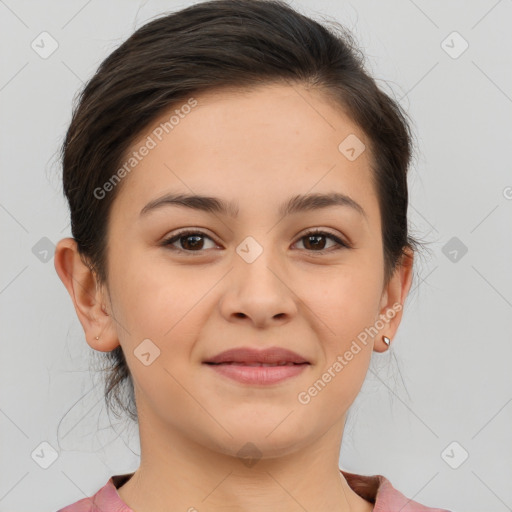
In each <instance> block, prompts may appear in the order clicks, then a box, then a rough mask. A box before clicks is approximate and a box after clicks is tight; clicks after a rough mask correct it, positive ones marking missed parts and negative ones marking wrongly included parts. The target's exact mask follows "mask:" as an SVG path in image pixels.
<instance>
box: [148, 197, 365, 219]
mask: <svg viewBox="0 0 512 512" xmlns="http://www.w3.org/2000/svg"><path fill="white" fill-rule="evenodd" d="M164 206H181V207H185V208H191V209H194V210H199V211H204V212H209V213H217V214H222V215H226V216H229V217H232V218H236V217H237V216H238V213H239V207H238V203H237V202H236V201H233V202H228V201H225V200H224V199H220V198H218V197H211V196H202V195H191V194H173V193H169V194H165V195H163V196H161V197H159V198H157V199H154V200H153V201H150V202H149V203H148V204H146V206H144V208H142V210H141V212H140V216H144V215H147V214H148V213H149V212H152V211H155V210H157V209H160V208H162V207H164ZM332 206H344V207H348V208H351V209H353V210H354V211H356V212H357V213H358V214H359V215H361V216H362V217H364V219H365V220H366V221H368V216H367V215H366V212H365V211H364V209H363V207H362V206H361V205H360V204H359V203H357V202H356V201H354V199H352V198H351V197H349V196H347V195H345V194H341V193H339V192H332V193H330V194H318V193H317V194H305V195H296V196H293V197H291V198H290V199H288V201H286V202H285V203H283V204H282V205H281V207H280V208H279V210H278V214H279V215H280V216H281V217H285V216H287V215H291V214H293V213H299V212H305V211H311V210H319V209H321V208H328V207H332Z"/></svg>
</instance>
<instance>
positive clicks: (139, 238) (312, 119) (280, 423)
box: [81, 85, 409, 457]
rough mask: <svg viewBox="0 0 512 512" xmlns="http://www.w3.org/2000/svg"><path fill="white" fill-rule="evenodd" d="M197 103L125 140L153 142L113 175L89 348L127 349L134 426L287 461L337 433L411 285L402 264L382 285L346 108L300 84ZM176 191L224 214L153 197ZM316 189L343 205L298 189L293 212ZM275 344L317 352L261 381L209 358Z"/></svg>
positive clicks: (371, 206) (375, 217) (365, 159)
mask: <svg viewBox="0 0 512 512" xmlns="http://www.w3.org/2000/svg"><path fill="white" fill-rule="evenodd" d="M194 99H195V100H196V101H197V104H195V106H194V107H193V108H190V109H188V108H184V109H181V110H180V112H181V115H180V116H178V117H177V118H179V122H176V119H177V118H175V120H174V121H175V124H174V126H173V127H172V129H169V125H167V131H168V133H166V131H165V130H163V131H162V128H161V123H165V122H166V121H169V118H170V116H171V114H172V112H168V113H166V114H165V115H163V116H162V117H161V118H160V119H158V120H156V121H155V122H154V123H153V124H152V126H151V127H149V128H148V130H146V131H145V132H144V133H143V134H141V136H140V137H139V138H138V140H137V141H136V142H135V143H134V144H133V146H132V147H131V149H130V151H129V153H130V154H131V153H132V152H133V151H139V150H140V148H141V147H142V146H144V145H146V146H148V147H149V146H153V147H151V148H150V149H149V151H144V150H142V151H139V154H141V153H145V156H143V157H142V158H141V159H140V161H138V163H137V165H136V166H135V167H134V168H133V169H132V170H131V171H130V172H129V173H127V174H126V176H125V177H124V178H123V181H122V183H121V185H117V186H121V189H120V191H119V192H120V193H119V195H118V197H117V198H116V200H115V201H114V204H113V207H112V212H111V218H110V224H109V230H108V239H109V243H108V258H109V264H108V273H109V282H108V293H107V292H106V291H103V293H105V295H104V303H105V304H106V305H107V309H109V310H110V316H109V317H107V318H105V319H101V322H108V324H106V323H105V324H104V323H102V324H101V325H100V324H98V323H96V324H93V323H92V321H90V322H89V321H85V320H84V321H82V324H83V325H84V328H85V329H86V334H87V339H88V342H89V343H90V344H91V346H93V347H94V348H95V349H97V350H105V351H106V350H112V349H113V348H115V346H117V345H118V344H120V345H121V346H122V349H123V352H124V354H125V356H126V359H127V363H128V366H129V368H130V372H131V374H132V377H133V380H134V385H135V393H136V401H137V408H138V411H139V422H140V423H142V422H147V423H148V424H151V425H154V426H155V429H158V430H159V431H160V432H164V431H165V432H166V433H167V434H168V435H169V438H173V436H174V437H175V436H181V437H182V438H187V439H190V440H193V441H194V442H196V443H199V444H200V445H202V446H205V447H208V448H210V449H212V450H214V451H217V452H222V453H226V454H236V453H237V452H238V450H240V448H242V447H243V446H244V445H245V444H246V443H247V442H251V443H253V444H254V445H255V446H256V447H257V448H258V450H259V451H260V452H261V453H262V455H263V457H266V456H268V457H275V456H278V455H284V454H286V453H290V452H293V451H295V450H299V449H301V448H302V447H304V446H306V445H307V444H310V443H312V442H313V441H314V440H315V439H318V438H320V437H321V436H322V435H323V434H324V433H325V432H326V431H327V430H329V429H330V428H331V427H340V429H341V428H342V425H343V423H344V418H345V414H346V411H347V409H348V407H349V406H350V404H351V403H352V402H353V400H354V399H355V397H356V395H357V393H358V391H359V390H360V388H361V385H362V383H363V380H364V377H365V374H366V372H367V369H368V365H369V361H370V356H371V353H372V350H379V351H380V350H384V349H385V348H386V347H385V345H382V341H380V340H381V337H382V334H385V335H387V336H389V337H392V336H393V334H394V332H395V331H396V328H397V327H398V322H399V318H400V311H398V310H397V308H396V307H395V308H393V305H394V304H395V305H396V304H397V303H398V304H400V303H403V301H404V299H405V294H406V293H407V289H408V284H409V282H408V280H407V279H405V284H404V279H403V274H398V275H397V277H396V278H393V280H392V281H391V282H390V284H389V285H387V286H385V283H384V259H383V249H382V237H381V221H380V213H379V208H378V202H377V195H376V191H375V190H374V189H373V185H372V180H371V170H370V154H369V150H368V149H366V150H363V151H362V152H361V149H362V148H363V146H362V145H361V143H362V144H365V145H366V147H367V148H368V147H369V142H368V140H367V138H366V137H365V135H364V133H363V132H362V131H361V129H360V128H359V127H358V126H357V125H355V124H354V123H353V122H352V121H351V120H350V118H349V117H348V116H346V115H345V114H344V113H343V112H342V110H341V109H339V108H336V109H335V108H334V107H333V105H332V102H329V101H327V99H326V98H324V97H323V96H322V95H321V93H319V92H317V91H312V90H307V89H305V88H303V87H301V86H298V85H297V86H294V87H291V86H286V85H271V86H264V87H263V86H262V87H260V88H258V89H254V90H252V91H250V92H240V91H239V92H238V93H237V92H233V91H227V90H224V91H222V92H215V93H213V92H210V93H206V94H201V95H196V96H194ZM184 103H186V102H184ZM189 104H191V103H189ZM174 109H180V106H179V105H178V106H176V107H173V109H172V110H173V111H174ZM184 112H188V113H186V114H184ZM159 127H160V129H159ZM148 137H150V138H151V139H152V141H153V142H154V144H153V143H151V142H149V143H148V141H149V139H148ZM347 137H351V138H350V139H347V141H349V142H351V144H348V142H345V143H344V144H345V145H343V144H342V145H341V149H340V148H339V146H340V143H342V141H344V140H345V139H346V138H347ZM355 137H357V139H356V138H355ZM160 139H161V140H160ZM354 141H355V142H354ZM347 144H348V147H347ZM351 147H353V148H354V149H355V151H351V150H350V148H351ZM354 156H356V158H354ZM167 194H174V195H176V194H183V195H198V196H208V197H209V198H217V199H218V200H219V201H221V202H223V203H226V204H228V205H229V208H227V211H223V210H221V209H217V208H215V207H214V206H215V205H214V206H213V207H212V205H211V204H209V208H205V209H202V208H199V206H200V205H201V204H202V205H203V206H204V205H205V204H206V202H205V201H203V202H202V203H201V202H200V201H195V203H193V204H189V206H185V205H183V204H182V205H179V204H173V203H172V202H170V201H168V202H160V203H159V204H158V205H156V204H155V203H154V202H155V201H156V200H158V199H160V198H162V197H163V196H165V195H167ZM312 194H318V195H333V194H338V201H326V200H324V201H316V202H314V201H311V200H310V201H309V202H308V201H307V200H304V198H302V201H298V200H297V199H296V200H295V202H292V203H291V206H292V207H293V206H295V208H288V211H287V212H285V211H284V208H285V206H286V205H288V206H290V203H289V201H290V200H291V199H292V198H296V197H299V196H309V195H312ZM343 197H344V200H343ZM340 198H342V200H340ZM347 198H348V199H347ZM151 203H153V206H152V207H151V206H148V207H147V208H146V209H145V207H146V206H147V205H150V204H151ZM301 205H302V208H301V207H300V206H301ZM305 207H307V208H305ZM143 210H144V211H143ZM141 212H142V213H141ZM235 213H236V215H235ZM184 232H188V233H184ZM315 232H316V233H315ZM384 316H386V319H387V320H386V321H384V322H383V321H382V319H383V317H384ZM379 319H381V321H380V322H377V321H378V320H379ZM81 320H82V316H81ZM376 322H377V324H376ZM383 324H384V328H382V325H383ZM376 325H377V330H378V334H377V335H375V334H373V336H372V335H368V331H365V329H371V328H372V327H373V328H375V326H376ZM100 329H101V332H102V334H101V338H100V340H99V341H90V340H93V338H94V336H96V335H97V334H98V332H99V330H100ZM88 331H89V332H88ZM365 332H366V336H365ZM363 340H364V341H363ZM270 347H273V348H275V347H278V348H282V349H287V350H290V351H293V352H294V353H296V354H297V355H299V356H301V357H302V358H303V360H306V361H307V363H308V364H302V365H300V369H298V368H299V365H295V366H293V367H290V366H289V367H287V368H288V369H286V370H284V373H286V372H290V373H292V370H294V371H296V373H295V374H294V375H292V376H289V377H287V378H285V379H283V380H279V381H274V382H270V383H266V384H265V383H261V382H260V381H258V382H253V381H251V382H248V381H244V382H241V381H240V380H237V379H234V378H232V377H230V376H228V375H226V373H228V372H230V371H231V370H227V371H226V373H225V372H224V370H221V369H220V368H219V367H217V368H214V365H210V364H206V363H205V361H208V360H211V359H212V358H213V357H214V356H216V355H218V354H220V353H221V352H224V351H226V350H229V349H234V348H251V349H256V350H260V349H267V348H270ZM350 354H351V355H350ZM219 366H223V367H224V369H226V367H227V366H228V365H219ZM229 366H231V369H232V367H233V365H229ZM239 368H240V367H239ZM290 368H292V370H291V369H290ZM281 370H283V369H282V368H281ZM281 370H279V369H276V368H270V369H263V370H262V369H261V368H258V369H254V368H253V369H252V370H251V369H248V368H245V370H243V369H242V372H241V373H242V374H243V375H245V377H247V375H249V374H251V375H253V376H254V375H256V374H262V373H264V372H267V375H274V376H275V375H276V374H277V372H278V371H281ZM244 372H245V373H244ZM251 372H252V373H251ZM315 383H316V386H315Z"/></svg>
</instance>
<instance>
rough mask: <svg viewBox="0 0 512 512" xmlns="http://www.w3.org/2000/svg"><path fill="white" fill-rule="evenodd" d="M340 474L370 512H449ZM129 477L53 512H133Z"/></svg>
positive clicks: (375, 478) (378, 479) (386, 485)
mask: <svg viewBox="0 0 512 512" xmlns="http://www.w3.org/2000/svg"><path fill="white" fill-rule="evenodd" d="M340 471H341V472H342V473H343V476H344V477H345V479H346V480H347V483H348V484H349V485H350V487H351V489H352V490H353V491H354V492H356V493H357V494H359V496H361V497H362V498H364V499H365V500H367V501H370V502H371V503H373V504H374V505H373V507H374V508H373V511H374V512H450V511H449V510H446V509H441V508H430V507H426V506H425V505H421V504H420V503H417V502H416V501H412V500H410V499H408V498H406V497H405V496H404V495H403V494H402V493H401V492H399V491H397V490H396V489H395V488H394V487H393V486H392V485H391V483H390V481H389V480H388V479H387V478H385V477H383V476H382V475H372V476H366V475H357V474H355V473H347V472H346V471H343V470H340ZM132 475H133V473H127V474H124V475H114V476H112V477H111V478H110V479H109V481H108V482H107V483H106V484H105V485H104V486H103V487H102V488H101V489H100V490H99V491H98V492H97V493H96V494H95V495H94V496H92V497H91V498H83V499H81V500H79V501H77V502H75V503H73V504H72V505H68V506H67V507H64V508H62V509H60V510H58V511H57V512H133V510H132V509H131V508H130V507H129V506H128V505H127V504H126V503H125V502H124V501H123V500H122V499H121V497H120V496H119V494H118V492H117V489H118V488H119V487H121V485H123V484H124V483H125V482H127V481H128V480H129V479H130V477H131V476H132Z"/></svg>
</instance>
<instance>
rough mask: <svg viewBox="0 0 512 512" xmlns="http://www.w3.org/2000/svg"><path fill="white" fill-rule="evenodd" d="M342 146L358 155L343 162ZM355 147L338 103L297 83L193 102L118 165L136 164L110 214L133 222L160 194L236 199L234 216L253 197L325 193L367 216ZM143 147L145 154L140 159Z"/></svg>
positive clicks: (364, 175) (360, 139)
mask: <svg viewBox="0 0 512 512" xmlns="http://www.w3.org/2000/svg"><path fill="white" fill-rule="evenodd" d="M344 141H348V142H349V145H352V146H354V142H355V143H356V144H360V146H357V147H355V146H354V147H355V149H356V150H357V152H360V151H362V152H361V153H360V154H359V155H356V158H355V159H353V158H352V159H350V158H347V154H346V153H343V151H344V150H346V149H347V148H346V147H345V146H347V143H346V142H344ZM340 144H341V146H340ZM363 144H365V145H366V147H368V146H369V141H367V138H366V136H365V134H364V133H363V132H362V130H361V129H360V128H359V127H358V126H357V125H356V124H355V123H354V122H353V121H352V120H351V119H350V117H349V116H348V115H347V114H346V113H345V112H344V111H343V109H342V108H341V107H340V106H339V105H338V104H334V103H333V101H332V100H330V99H329V98H328V97H326V96H324V95H323V94H322V93H320V92H319V91H317V90H311V89H306V88H305V87H303V86H301V85H297V84H294V85H282V84H272V85H265V86H259V87H256V88H252V89H250V90H249V89H239V88H238V89H233V88H224V89H219V90H213V91H207V92H203V93H201V94H195V95H193V96H191V97H190V98H185V99H183V101H182V102H181V103H180V102H178V103H176V104H174V105H173V106H172V107H171V108H169V109H168V110H167V111H166V112H165V113H163V114H162V115H160V116H159V117H158V118H157V119H155V120H154V122H153V123H151V124H150V126H149V127H148V128H147V129H145V130H144V131H143V133H141V134H140V136H139V137H137V139H136V140H135V141H134V143H133V144H132V145H131V147H130V149H129V151H128V152H127V155H126V156H125V161H126V160H127V158H129V156H130V155H132V154H133V152H138V153H139V157H138V160H137V163H136V165H135V166H134V167H133V168H132V170H131V171H130V172H129V173H126V177H125V178H123V183H122V192H121V193H120V195H119V197H118V199H117V200H116V203H118V204H117V205H116V208H122V209H123V210H124V211H125V213H126V211H135V209H137V214H138V213H139V212H140V210H141V209H142V208H143V207H144V205H145V204H146V203H147V202H149V201H150V200H152V199H155V198H156V197H158V196H161V195H162V194H163V193H166V192H169V191H173V192H182V193H201V194H209V195H213V196H219V197H225V198H226V199H228V200H230V199H237V200H238V203H239V204H240V209H241V210H243V209H244V204H246V205H248V206H249V205H250V204H251V200H255V199H256V198H259V200H260V206H266V205H271V204H273V203H274V202H281V200H280V199H278V198H281V197H283V196H284V195H286V196H287V197H288V196H290V195H293V194H294V193H295V194H305V193H307V192H327V191H333V190H334V191H338V192H342V193H345V194H348V195H350V196H351V197H355V196H357V197H358V199H357V200H358V202H360V203H361V202H362V203H366V206H365V210H370V211H369V212H368V214H369V215H371V213H372V212H371V210H372V208H373V209H375V204H373V205H372V204H371V203H372V202H373V203H375V196H374V191H373V188H372V180H371V169H370V155H369V150H364V151H363V150H362V149H361V148H364V146H363ZM144 146H146V147H150V148H151V149H149V150H146V151H144V153H145V155H144V156H143V157H141V156H140V153H141V152H142V151H141V150H142V148H143V147H144ZM349 149H350V148H349ZM348 156H351V154H350V153H349V154H348ZM352 156H353V153H352ZM262 201H263V204H262Z"/></svg>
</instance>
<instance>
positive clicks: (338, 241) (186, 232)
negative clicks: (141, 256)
mask: <svg viewBox="0 0 512 512" xmlns="http://www.w3.org/2000/svg"><path fill="white" fill-rule="evenodd" d="M191 235H199V236H202V237H206V238H209V239H210V240H212V241H213V242H215V240H213V239H212V238H211V237H210V236H208V235H207V234H206V233H203V232H202V231H196V230H184V231H180V232H179V233H176V234H175V235H173V236H172V237H169V238H167V239H166V240H163V241H162V243H161V245H162V246H164V247H167V248H169V249H171V250H172V251H177V252H183V253H186V254H193V253H198V255H199V254H201V253H203V252H204V250H198V251H190V250H186V249H179V248H176V247H172V244H173V243H174V242H177V241H178V240H180V238H184V237H186V236H191ZM315 235H316V236H319V235H322V236H325V237H327V238H330V239H331V240H333V241H334V242H336V244H337V245H338V247H335V248H334V249H333V248H329V249H322V250H320V251H313V250H310V249H304V250H305V251H308V252H310V253H314V254H318V255H323V254H327V253H330V252H333V251H339V250H341V249H350V248H351V246H350V245H349V244H348V243H346V242H344V241H343V240H341V239H340V238H338V237H337V236H335V235H333V234H332V233H329V232H327V231H322V230H320V229H314V230H311V231H308V232H307V233H306V234H304V235H302V236H301V237H300V238H299V240H298V241H300V240H302V239H303V238H307V237H308V236H315Z"/></svg>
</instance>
